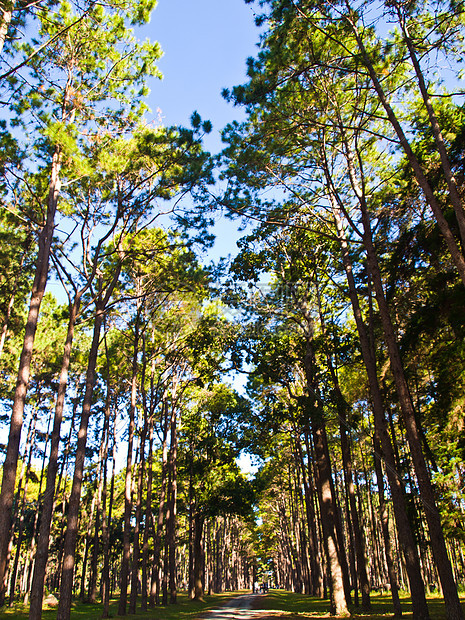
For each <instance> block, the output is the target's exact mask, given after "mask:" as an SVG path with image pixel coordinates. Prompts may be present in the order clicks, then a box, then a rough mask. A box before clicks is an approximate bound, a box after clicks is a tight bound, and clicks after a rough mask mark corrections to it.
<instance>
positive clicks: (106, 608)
mask: <svg viewBox="0 0 465 620" xmlns="http://www.w3.org/2000/svg"><path fill="white" fill-rule="evenodd" d="M107 359H108V357H107ZM108 380H109V376H108ZM107 389H108V393H107V400H108V405H110V384H109V383H108V388H107ZM108 413H109V407H108ZM105 464H106V458H105ZM103 473H104V484H103V498H102V505H103V513H102V539H103V572H102V601H103V611H102V618H109V617H110V589H111V587H110V585H111V584H110V528H111V517H112V513H113V499H114V492H115V475H116V408H115V413H114V419H113V453H112V475H111V484H110V499H109V506H108V519H107V517H106V506H107V482H106V475H107V468H106V465H105V467H104V470H103Z"/></svg>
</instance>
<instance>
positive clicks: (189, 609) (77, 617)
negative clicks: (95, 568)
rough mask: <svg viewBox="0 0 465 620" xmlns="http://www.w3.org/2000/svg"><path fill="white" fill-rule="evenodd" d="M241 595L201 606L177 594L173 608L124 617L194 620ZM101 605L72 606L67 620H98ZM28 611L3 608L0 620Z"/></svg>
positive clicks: (47, 616)
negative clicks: (176, 601) (69, 618)
mask: <svg viewBox="0 0 465 620" xmlns="http://www.w3.org/2000/svg"><path fill="white" fill-rule="evenodd" d="M239 594H242V592H224V593H222V594H212V595H211V596H205V601H204V602H198V601H190V600H188V598H187V594H184V593H182V592H181V593H179V594H178V603H177V604H176V605H166V606H163V605H160V606H159V607H156V608H155V609H151V610H150V611H147V612H145V613H137V614H136V615H134V616H132V615H131V616H125V618H126V619H127V618H130V620H195V619H196V618H198V617H199V615H202V613H203V612H205V611H208V610H209V609H212V608H213V607H218V606H220V605H222V604H223V603H225V602H226V601H228V600H229V599H230V598H231V597H233V596H238V595H239ZM117 611H118V601H117V599H115V600H113V601H111V604H110V614H111V617H112V618H121V617H122V616H118V615H117ZM56 615H57V612H56V609H46V608H44V612H43V614H42V618H43V620H55V618H56ZM101 616H102V605H100V604H97V605H86V604H83V603H77V604H75V605H73V609H72V611H71V620H92V619H93V618H95V619H97V618H101ZM27 617H28V608H27V607H24V605H20V604H18V605H16V606H14V607H11V608H7V607H4V608H3V609H1V610H0V619H3V618H5V620H27Z"/></svg>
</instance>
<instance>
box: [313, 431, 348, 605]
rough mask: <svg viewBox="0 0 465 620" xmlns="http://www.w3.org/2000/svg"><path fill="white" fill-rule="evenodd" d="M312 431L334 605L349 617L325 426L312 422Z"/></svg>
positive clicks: (324, 540)
mask: <svg viewBox="0 0 465 620" xmlns="http://www.w3.org/2000/svg"><path fill="white" fill-rule="evenodd" d="M312 434H313V443H314V447H315V457H316V464H317V468H318V478H319V480H318V482H319V486H320V494H321V501H320V511H321V524H322V526H323V542H324V547H325V554H326V558H327V563H328V567H329V573H330V575H329V576H330V579H331V604H332V607H333V611H334V613H335V614H336V615H337V616H348V615H349V610H348V609H347V603H346V599H345V593H344V584H343V575H342V569H341V564H340V561H339V554H338V540H337V533H336V524H335V505H334V498H333V496H332V493H331V467H330V464H329V463H328V460H327V450H326V448H325V442H326V432H325V429H324V426H323V425H322V424H321V423H320V424H316V423H315V421H313V422H312Z"/></svg>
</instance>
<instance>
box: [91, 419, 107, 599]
mask: <svg viewBox="0 0 465 620" xmlns="http://www.w3.org/2000/svg"><path fill="white" fill-rule="evenodd" d="M107 413H108V417H109V407H105V421H104V424H103V432H102V438H101V441H100V450H99V465H98V467H99V473H98V482H97V493H96V500H95V504H96V506H95V523H94V538H93V542H92V558H91V566H90V578H89V586H88V590H87V600H88V602H89V603H91V604H92V605H95V603H96V602H97V571H98V557H99V536H100V521H101V512H102V509H101V507H102V494H103V479H104V475H103V470H104V467H105V466H106V465H105V464H104V458H106V446H107V445H108V423H107Z"/></svg>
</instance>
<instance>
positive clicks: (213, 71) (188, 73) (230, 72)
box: [143, 0, 259, 151]
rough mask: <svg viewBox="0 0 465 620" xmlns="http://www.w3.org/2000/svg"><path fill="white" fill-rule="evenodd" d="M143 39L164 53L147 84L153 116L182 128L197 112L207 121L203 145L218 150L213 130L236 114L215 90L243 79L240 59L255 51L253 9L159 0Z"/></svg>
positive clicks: (231, 2)
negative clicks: (208, 132)
mask: <svg viewBox="0 0 465 620" xmlns="http://www.w3.org/2000/svg"><path fill="white" fill-rule="evenodd" d="M143 36H144V37H145V36H147V37H149V38H150V39H151V40H154V41H158V42H159V43H160V44H161V46H162V49H163V51H164V56H163V58H162V59H161V60H160V62H159V68H160V70H161V71H162V73H163V75H164V78H163V80H161V81H158V80H154V81H153V82H152V84H151V94H150V97H149V106H150V108H151V109H152V112H153V114H154V116H155V117H157V110H158V109H160V110H161V117H162V121H163V123H164V124H166V125H171V124H181V125H188V124H189V118H190V116H191V114H192V112H193V111H194V110H197V111H198V112H199V114H200V115H201V117H202V118H203V119H204V120H206V119H208V120H210V121H211V122H212V123H213V127H214V130H213V134H212V136H211V137H210V138H209V139H208V141H207V147H208V148H209V149H210V150H212V151H217V150H219V149H220V148H221V142H220V140H219V131H220V130H221V129H222V127H224V126H225V125H226V124H227V123H228V122H229V121H231V120H233V119H234V118H237V117H239V116H240V115H241V110H239V109H237V108H234V107H233V106H232V105H231V104H228V103H227V102H225V101H224V100H223V98H222V97H221V91H222V89H223V88H224V87H231V86H234V85H236V84H241V83H243V82H245V81H246V74H245V72H246V59H247V57H248V56H255V55H256V53H257V47H256V43H257V41H258V36H259V30H258V28H257V27H256V26H255V24H254V7H253V6H252V5H246V4H245V2H244V0H159V1H158V5H157V7H156V9H155V11H154V12H153V14H152V19H151V22H150V24H149V25H148V26H147V27H145V28H144V30H143Z"/></svg>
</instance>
